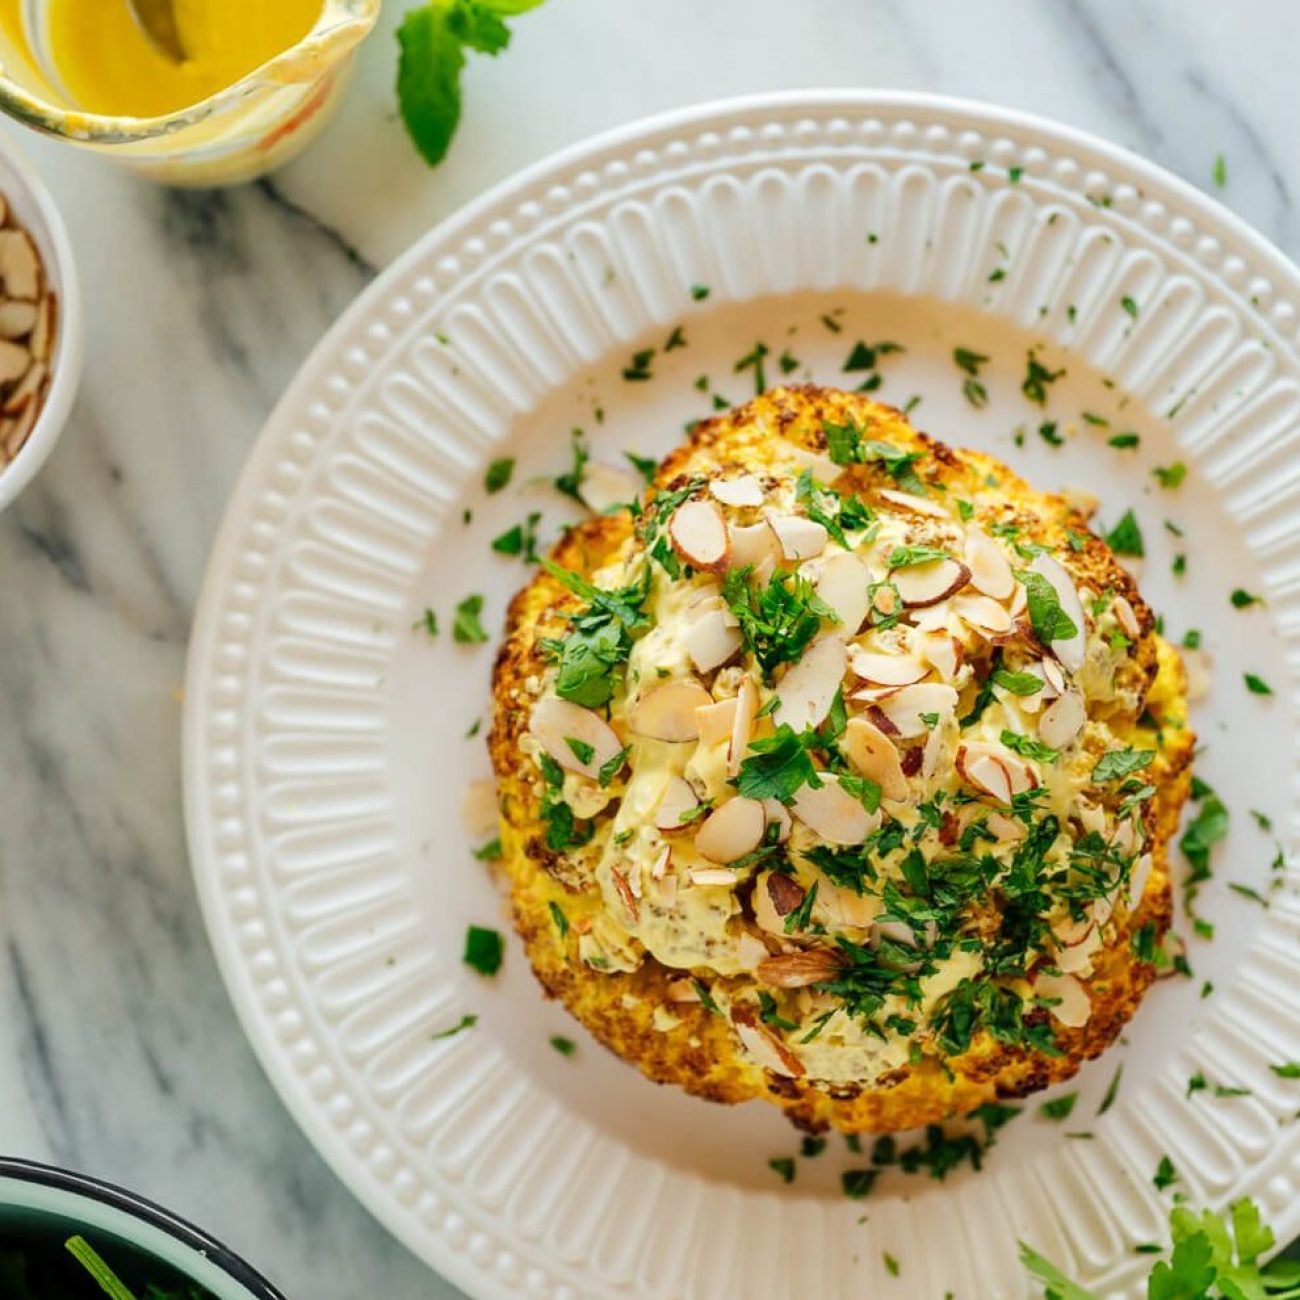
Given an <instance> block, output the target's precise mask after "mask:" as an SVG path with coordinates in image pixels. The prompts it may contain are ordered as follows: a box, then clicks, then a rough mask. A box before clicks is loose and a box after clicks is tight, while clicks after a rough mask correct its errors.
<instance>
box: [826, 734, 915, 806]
mask: <svg viewBox="0 0 1300 1300" xmlns="http://www.w3.org/2000/svg"><path fill="white" fill-rule="evenodd" d="M840 745H841V747H842V748H843V750H844V756H845V757H846V758H847V759H848V760H849V762H850V763H851V764H852V765H853V767H854V769H855V770H856V771H857V772H858V773H859V774H860V775H862V776H865V777H867V779H868V780H871V781H874V782H875V783H876V784H877V785H878V786H879V787H880V793H881V794H883V795H884V797H885V798H886V799H906V798H907V792H908V785H907V777H905V776H904V775H903V764H902V762H901V761H900V759H899V756H898V747H897V746H896V745H895V744H894V742H893V741H892V740H890V739H889V737H888V736H886V735H885V733H884V732H883V731H881V730H880V728H879V727H877V726H875V725H874V724H873V723H871V722H868V721H867V719H866V718H850V719H849V722H848V725H847V726H846V727H845V728H844V738H843V740H842V741H841V742H840Z"/></svg>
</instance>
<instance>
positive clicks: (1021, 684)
mask: <svg viewBox="0 0 1300 1300" xmlns="http://www.w3.org/2000/svg"><path fill="white" fill-rule="evenodd" d="M993 684H994V685H995V686H1000V687H1002V689H1003V690H1004V691H1010V692H1011V694H1012V695H1036V694H1037V693H1038V692H1039V691H1041V690H1042V689H1043V686H1044V685H1045V683H1044V681H1043V679H1042V678H1041V677H1039V676H1038V675H1037V674H1035V673H1013V672H1010V671H1008V670H1007V669H1005V668H998V669H997V670H995V672H994V673H993Z"/></svg>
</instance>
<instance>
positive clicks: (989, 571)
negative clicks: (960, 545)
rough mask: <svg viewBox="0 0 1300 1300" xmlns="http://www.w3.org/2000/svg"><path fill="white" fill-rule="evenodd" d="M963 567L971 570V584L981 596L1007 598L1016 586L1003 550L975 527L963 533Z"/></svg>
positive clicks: (992, 539) (995, 541)
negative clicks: (964, 535)
mask: <svg viewBox="0 0 1300 1300" xmlns="http://www.w3.org/2000/svg"><path fill="white" fill-rule="evenodd" d="M966 567H967V568H968V569H969V570H970V585H971V586H972V587H974V588H975V590H976V591H978V592H980V593H981V594H982V595H985V596H991V597H992V598H993V599H994V600H1006V599H1007V598H1008V597H1009V596H1010V595H1011V594H1012V592H1013V591H1015V589H1016V578H1015V574H1013V573H1012V572H1011V561H1010V560H1008V559H1007V553H1006V551H1004V550H1003V549H1002V547H1001V546H1000V545H999V544H998V542H997V540H996V539H995V538H992V537H990V536H989V535H988V533H986V532H983V531H982V530H980V529H978V528H972V529H969V530H968V531H967V533H966Z"/></svg>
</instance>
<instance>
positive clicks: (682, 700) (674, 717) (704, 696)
mask: <svg viewBox="0 0 1300 1300" xmlns="http://www.w3.org/2000/svg"><path fill="white" fill-rule="evenodd" d="M712 703H713V697H712V696H711V695H710V694H709V693H708V691H706V690H705V689H704V687H703V686H701V685H700V684H699V682H697V681H695V680H694V679H693V678H690V677H687V678H684V679H683V680H681V681H678V682H668V683H667V684H666V685H664V686H657V687H655V689H654V690H652V691H651V692H650V694H649V695H645V696H642V698H641V699H639V700H638V701H637V702H636V704H635V706H634V707H633V709H632V712H631V713H630V714H629V715H628V726H630V727H631V728H632V730H633V731H634V732H636V734H637V735H638V736H648V737H650V739H652V740H672V741H686V740H698V739H699V735H700V722H699V719H698V718H697V717H696V716H695V711H696V709H699V708H703V707H705V706H707V705H709V704H712Z"/></svg>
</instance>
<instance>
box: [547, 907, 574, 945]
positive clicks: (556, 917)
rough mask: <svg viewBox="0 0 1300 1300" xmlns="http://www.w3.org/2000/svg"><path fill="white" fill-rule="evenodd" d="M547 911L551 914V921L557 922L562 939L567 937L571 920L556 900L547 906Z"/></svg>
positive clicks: (556, 926) (556, 925)
mask: <svg viewBox="0 0 1300 1300" xmlns="http://www.w3.org/2000/svg"><path fill="white" fill-rule="evenodd" d="M546 907H547V910H548V911H549V912H550V914H551V920H552V921H554V922H555V928H556V929H557V930H558V931H559V932H560V938H561V939H563V938H565V937H567V935H568V933H569V918H568V917H567V916H565V914H564V909H563V908H562V907H561V906H560V905H559V903H557V902H556V901H555V900H554V899H551V900H550V901H549V902H548V903H547V904H546Z"/></svg>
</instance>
